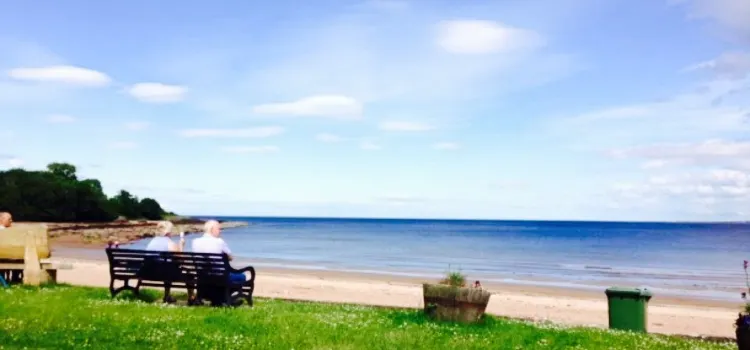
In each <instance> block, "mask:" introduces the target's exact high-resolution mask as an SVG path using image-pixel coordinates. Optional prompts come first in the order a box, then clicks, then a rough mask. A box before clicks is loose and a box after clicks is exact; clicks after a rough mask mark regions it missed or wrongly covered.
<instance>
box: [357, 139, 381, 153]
mask: <svg viewBox="0 0 750 350" xmlns="http://www.w3.org/2000/svg"><path fill="white" fill-rule="evenodd" d="M359 148H361V149H363V150H366V151H377V150H381V149H383V146H381V145H380V144H378V143H375V142H373V141H369V140H365V141H362V142H360V143H359Z"/></svg>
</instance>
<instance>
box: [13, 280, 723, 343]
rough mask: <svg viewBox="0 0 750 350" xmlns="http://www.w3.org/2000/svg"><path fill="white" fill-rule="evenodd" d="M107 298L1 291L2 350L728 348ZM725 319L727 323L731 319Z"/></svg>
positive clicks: (298, 309)
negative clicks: (82, 349) (126, 349)
mask: <svg viewBox="0 0 750 350" xmlns="http://www.w3.org/2000/svg"><path fill="white" fill-rule="evenodd" d="M147 292H148V293H144V294H146V298H144V299H150V300H145V301H144V300H135V299H134V298H133V297H132V296H130V295H129V294H128V292H124V293H122V294H121V295H122V297H120V296H118V298H116V299H114V300H111V299H110V297H109V294H108V291H107V290H106V289H101V288H84V287H70V286H56V287H44V288H23V287H13V288H5V289H3V288H0V348H3V349H15V348H19V349H20V348H32V349H73V348H76V349H77V348H98V349H117V348H123V349H124V348H130V349H135V348H138V349H145V348H151V349H160V350H161V349H250V348H252V349H274V350H276V349H639V350H647V349H659V350H663V349H733V348H735V345H733V344H717V343H708V342H701V341H692V340H683V339H677V338H672V337H665V336H655V335H641V334H631V333H625V332H611V331H606V330H599V329H589V328H564V327H560V326H555V325H550V324H534V323H529V322H522V321H512V320H505V319H501V318H495V317H488V318H487V322H485V324H483V325H474V326H465V325H456V324H439V323H434V322H431V321H429V320H425V319H424V317H423V316H422V314H421V313H420V312H419V311H417V310H393V309H383V308H376V307H365V306H351V305H331V304H323V303H312V302H288V301H280V300H269V299H257V302H256V304H255V306H254V307H253V308H248V307H247V306H242V307H239V308H234V309H218V308H210V307H186V306H174V305H170V306H167V305H163V304H160V303H156V302H152V301H151V300H154V299H157V298H158V297H159V295H158V294H157V293H154V292H152V291H147ZM728 322H731V320H729V321H728Z"/></svg>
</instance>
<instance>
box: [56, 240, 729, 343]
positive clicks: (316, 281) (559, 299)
mask: <svg viewBox="0 0 750 350" xmlns="http://www.w3.org/2000/svg"><path fill="white" fill-rule="evenodd" d="M52 260H54V261H59V262H67V263H71V264H72V265H73V269H72V270H59V271H58V281H59V282H60V283H68V284H72V285H84V286H92V287H107V286H108V285H109V266H108V263H107V262H106V261H103V260H94V259H86V258H76V257H74V256H60V254H58V255H57V256H55V255H53V258H52ZM233 265H234V266H236V267H240V265H243V266H244V264H239V263H234V264H233ZM256 272H257V276H256V292H255V296H258V297H266V298H278V299H285V300H297V301H316V302H329V303H345V304H359V305H370V306H381V307H397V308H412V309H419V308H422V307H423V299H422V285H421V284H422V283H423V282H427V281H423V280H417V279H411V278H407V277H403V276H391V275H386V274H382V275H381V274H361V273H349V272H339V271H301V270H292V269H266V268H260V269H256ZM430 282H436V281H430ZM483 288H484V289H486V290H488V291H490V292H491V293H492V298H491V299H490V304H489V305H488V306H487V313H488V314H492V315H496V316H501V317H510V318H516V319H525V320H530V321H537V322H540V321H541V322H544V321H550V322H554V323H559V324H563V325H568V326H588V327H597V328H606V327H607V325H608V316H607V299H606V296H605V295H604V293H596V292H586V291H576V290H571V289H565V288H547V287H535V286H515V285H503V284H488V285H484V286H483ZM739 309H740V304H739V303H728V302H710V301H699V300H691V299H681V298H668V297H659V296H658V295H656V296H655V297H654V298H653V299H652V300H651V302H650V303H649V311H648V313H649V315H648V322H649V332H650V333H661V334H670V335H682V336H690V337H720V338H732V337H734V328H733V320H734V319H735V318H736V316H737V313H738V312H739Z"/></svg>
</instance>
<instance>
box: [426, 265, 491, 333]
mask: <svg viewBox="0 0 750 350" xmlns="http://www.w3.org/2000/svg"><path fill="white" fill-rule="evenodd" d="M422 293H423V298H424V310H425V313H426V314H427V317H429V318H432V319H435V320H439V321H452V322H462V323H476V322H480V321H481V320H482V319H483V317H482V316H483V315H484V311H485V309H486V308H487V303H489V301H490V296H491V295H492V294H490V292H488V291H486V290H484V289H482V288H481V287H479V284H478V283H476V284H475V287H467V286H466V276H464V275H463V274H462V273H461V272H448V273H447V274H446V276H445V278H444V279H443V280H441V281H440V282H439V283H436V284H434V283H423V284H422Z"/></svg>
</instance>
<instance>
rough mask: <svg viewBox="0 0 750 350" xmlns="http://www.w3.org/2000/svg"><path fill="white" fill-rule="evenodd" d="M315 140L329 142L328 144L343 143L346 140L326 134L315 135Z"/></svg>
mask: <svg viewBox="0 0 750 350" xmlns="http://www.w3.org/2000/svg"><path fill="white" fill-rule="evenodd" d="M315 139H316V140H318V141H320V142H327V143H333V142H341V141H343V140H344V138H343V137H341V136H339V135H334V134H326V133H320V134H317V135H315Z"/></svg>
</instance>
